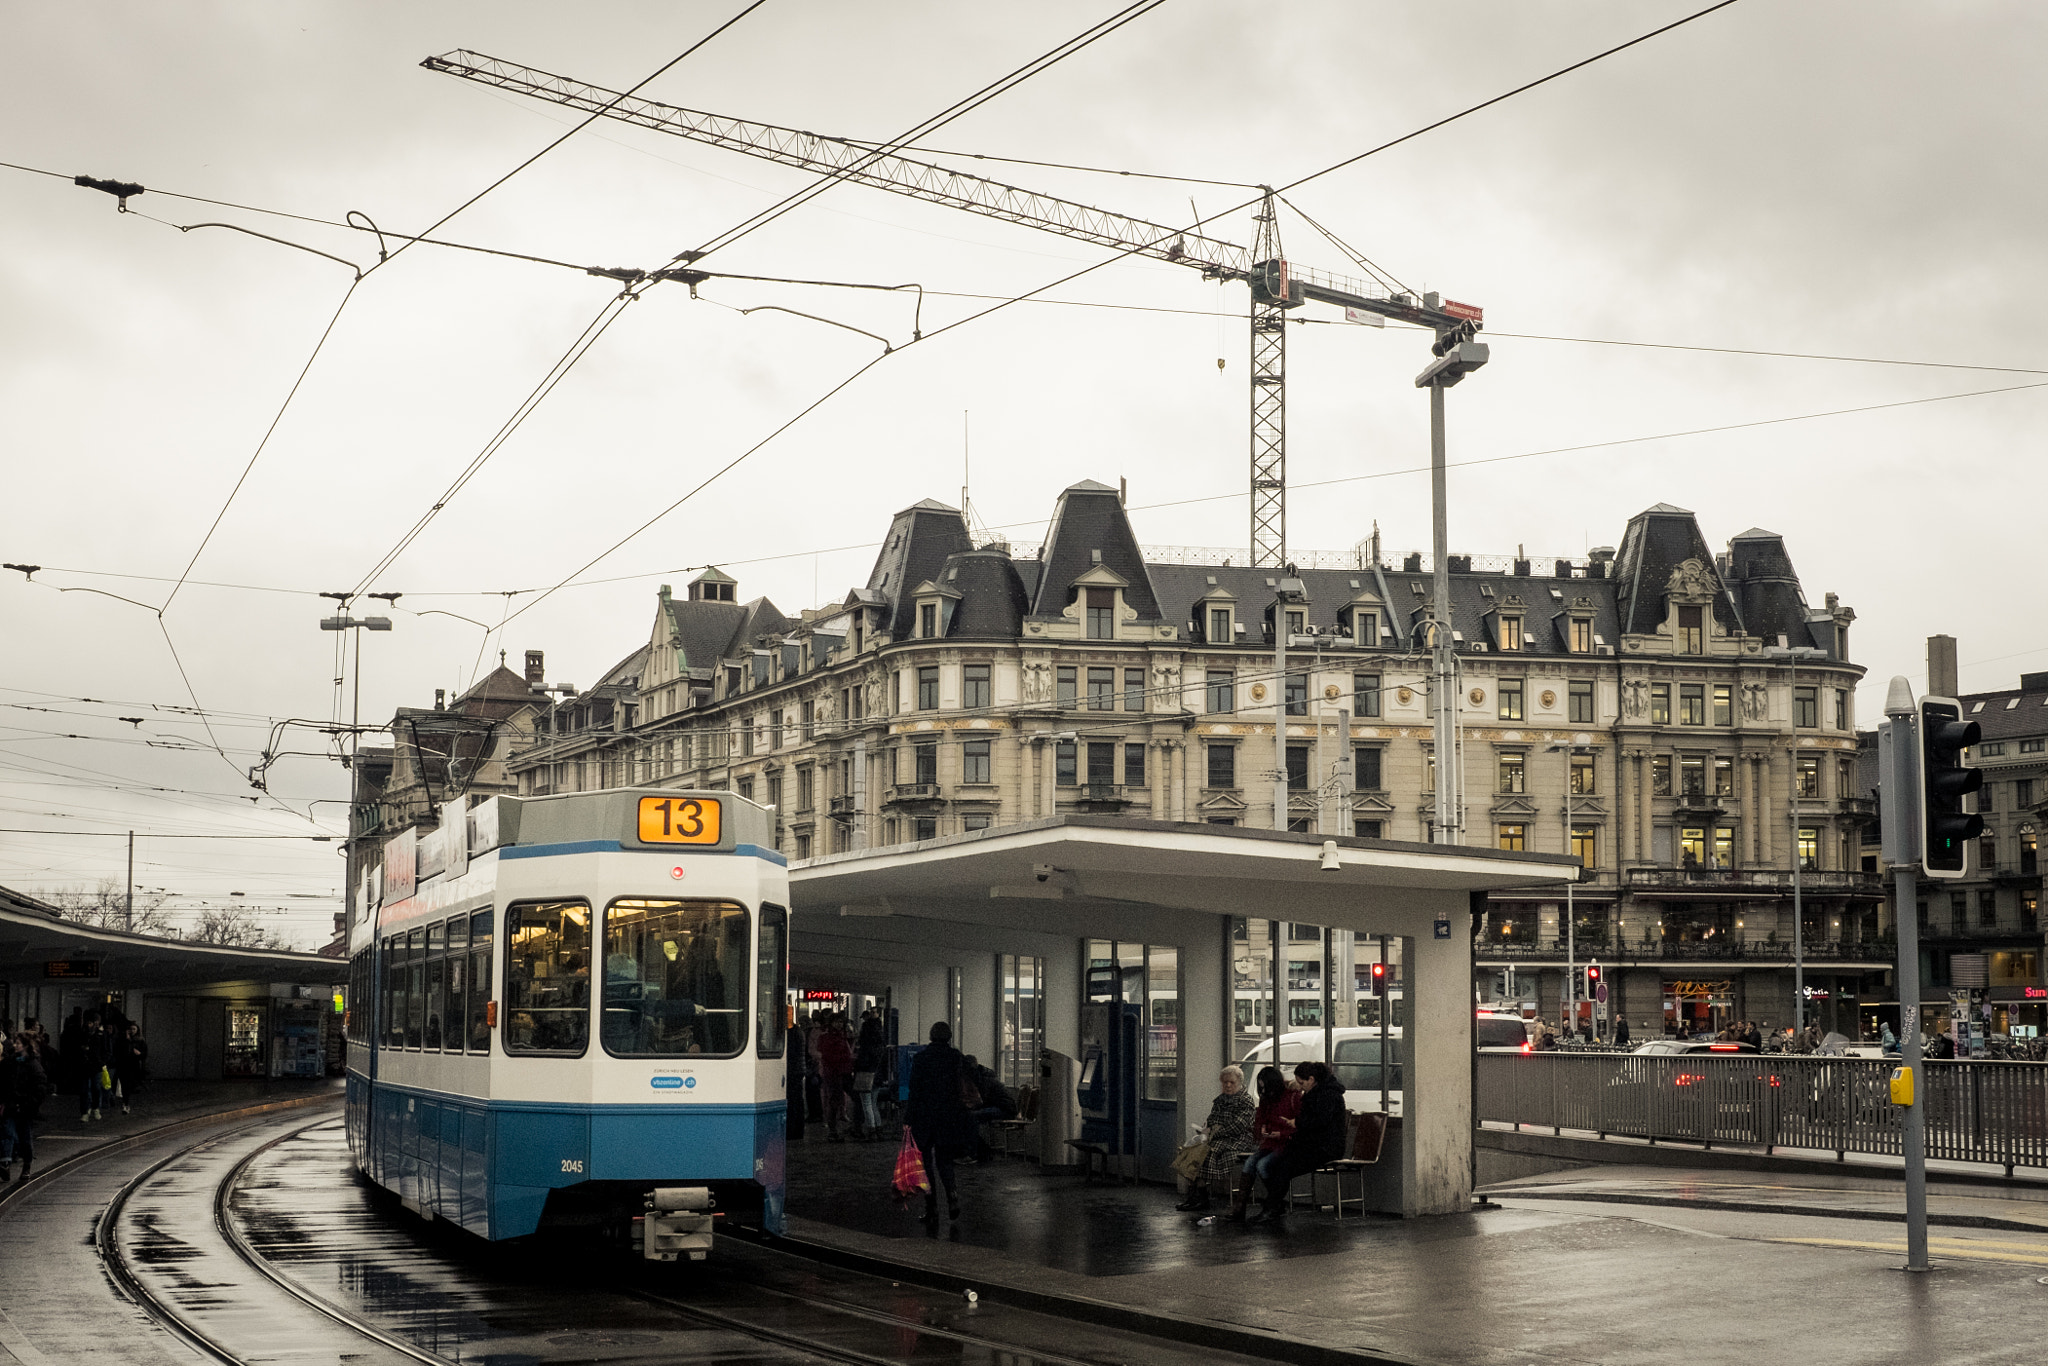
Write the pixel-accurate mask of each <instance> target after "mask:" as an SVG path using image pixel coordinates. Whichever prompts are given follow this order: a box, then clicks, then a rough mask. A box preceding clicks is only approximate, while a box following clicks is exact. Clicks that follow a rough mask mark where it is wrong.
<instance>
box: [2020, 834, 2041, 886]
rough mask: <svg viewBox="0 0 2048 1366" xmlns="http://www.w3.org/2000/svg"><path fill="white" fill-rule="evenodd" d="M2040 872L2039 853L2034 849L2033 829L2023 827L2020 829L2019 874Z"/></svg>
mask: <svg viewBox="0 0 2048 1366" xmlns="http://www.w3.org/2000/svg"><path fill="white" fill-rule="evenodd" d="M2040 870H2041V860H2040V851H2039V850H2038V849H2037V848H2036V847H2035V843H2034V827H2033V826H2031V825H2023V826H2021V827H2020V872H2022V873H2025V874H2033V873H2037V872H2039V871H2040Z"/></svg>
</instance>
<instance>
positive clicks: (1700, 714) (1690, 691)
mask: <svg viewBox="0 0 2048 1366" xmlns="http://www.w3.org/2000/svg"><path fill="white" fill-rule="evenodd" d="M1678 724H1679V725H1681V726H1704V725H1705V724H1707V685H1706V684H1704V683H1681V684H1679V685H1678Z"/></svg>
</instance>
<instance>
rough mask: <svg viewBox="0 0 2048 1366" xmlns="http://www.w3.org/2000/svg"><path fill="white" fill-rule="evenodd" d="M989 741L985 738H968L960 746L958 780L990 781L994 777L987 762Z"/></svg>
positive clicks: (971, 781) (965, 781) (972, 781)
mask: <svg viewBox="0 0 2048 1366" xmlns="http://www.w3.org/2000/svg"><path fill="white" fill-rule="evenodd" d="M990 748H991V743H990V742H989V741H987V740H969V741H967V742H966V743H964V744H962V745H961V746H960V781H961V782H963V783H992V782H994V781H995V777H994V775H993V773H992V772H991V766H990V763H989V750H990Z"/></svg>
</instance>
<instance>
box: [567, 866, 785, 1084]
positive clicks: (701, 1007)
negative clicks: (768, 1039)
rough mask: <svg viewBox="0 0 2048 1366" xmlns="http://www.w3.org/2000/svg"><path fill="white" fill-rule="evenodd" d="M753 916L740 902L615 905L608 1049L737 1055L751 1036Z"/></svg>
mask: <svg viewBox="0 0 2048 1366" xmlns="http://www.w3.org/2000/svg"><path fill="white" fill-rule="evenodd" d="M747 957H748V954H747V912H746V908H745V907H743V906H741V905H739V904H738V903H737V902H732V901H670V900H654V899H647V898H635V899H626V900H621V901H614V902H613V903H612V904H611V905H610V906H609V907H607V908H606V910H605V913H604V1022H603V1024H602V1025H600V1026H599V1028H600V1030H601V1031H602V1038H603V1040H604V1046H605V1051H606V1052H609V1053H612V1054H616V1055H618V1056H620V1057H630V1058H674V1057H684V1056H688V1055H691V1054H701V1055H706V1056H717V1057H731V1056H732V1055H733V1054H735V1053H738V1052H739V1051H740V1046H741V1045H742V1044H744V1043H745V1042H746V1037H747V1009H748V1005H747Z"/></svg>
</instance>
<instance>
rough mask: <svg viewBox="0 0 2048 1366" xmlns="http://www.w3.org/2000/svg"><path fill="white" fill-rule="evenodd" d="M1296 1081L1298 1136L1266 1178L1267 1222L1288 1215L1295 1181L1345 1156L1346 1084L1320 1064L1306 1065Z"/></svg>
mask: <svg viewBox="0 0 2048 1366" xmlns="http://www.w3.org/2000/svg"><path fill="white" fill-rule="evenodd" d="M1294 1077H1295V1080H1296V1081H1298V1082H1299V1083H1300V1084H1301V1113H1300V1114H1298V1115H1296V1116H1295V1119H1294V1136H1293V1137H1291V1138H1289V1139H1288V1140H1287V1146H1286V1147H1284V1148H1282V1149H1281V1150H1280V1160H1279V1161H1278V1162H1276V1163H1274V1164H1273V1168H1272V1170H1271V1171H1270V1172H1268V1173H1267V1175H1266V1199H1265V1203H1264V1204H1263V1205H1262V1206H1261V1207H1260V1214H1261V1217H1262V1218H1266V1219H1276V1220H1277V1219H1279V1218H1280V1217H1282V1216H1283V1215H1285V1214H1286V1213H1287V1188H1288V1187H1289V1186H1290V1185H1292V1184H1294V1178H1295V1177H1297V1176H1302V1175H1305V1174H1307V1173H1309V1172H1312V1171H1314V1170H1315V1169H1316V1168H1318V1167H1322V1166H1327V1165H1328V1164H1329V1163H1331V1162H1334V1161H1336V1160H1337V1159H1338V1158H1340V1157H1342V1156H1343V1155H1344V1083H1343V1082H1341V1081H1339V1080H1337V1074H1336V1073H1334V1072H1332V1071H1331V1070H1330V1069H1329V1067H1328V1065H1326V1064H1324V1063H1319V1062H1305V1063H1302V1064H1301V1065H1300V1066H1298V1067H1296V1068H1295V1069H1294Z"/></svg>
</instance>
